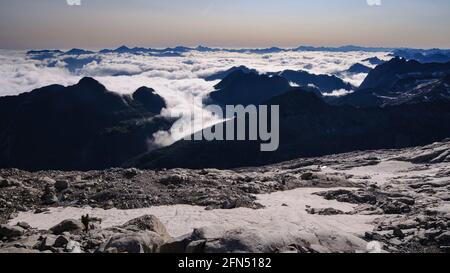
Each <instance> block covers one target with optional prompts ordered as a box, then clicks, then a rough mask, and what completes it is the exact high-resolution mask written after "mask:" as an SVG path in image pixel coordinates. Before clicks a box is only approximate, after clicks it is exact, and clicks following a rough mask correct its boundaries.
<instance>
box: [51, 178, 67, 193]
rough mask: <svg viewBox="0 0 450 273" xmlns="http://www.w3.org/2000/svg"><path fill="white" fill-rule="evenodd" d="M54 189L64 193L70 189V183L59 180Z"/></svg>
mask: <svg viewBox="0 0 450 273" xmlns="http://www.w3.org/2000/svg"><path fill="white" fill-rule="evenodd" d="M54 187H55V189H56V190H57V191H58V192H62V191H63V190H66V189H68V188H69V182H68V181H66V180H58V181H56V182H55V185H54Z"/></svg>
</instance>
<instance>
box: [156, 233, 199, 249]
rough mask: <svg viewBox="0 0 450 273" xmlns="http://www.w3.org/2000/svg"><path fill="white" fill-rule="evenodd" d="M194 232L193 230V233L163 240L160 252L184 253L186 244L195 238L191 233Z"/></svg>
mask: <svg viewBox="0 0 450 273" xmlns="http://www.w3.org/2000/svg"><path fill="white" fill-rule="evenodd" d="M194 234H195V231H194V233H193V234H187V235H184V236H180V237H177V238H173V239H171V240H169V241H167V242H165V243H164V244H163V245H162V246H161V247H160V252H161V253H171V254H174V253H186V249H187V246H188V245H189V244H190V243H191V242H193V241H195V238H194V237H193V235H194Z"/></svg>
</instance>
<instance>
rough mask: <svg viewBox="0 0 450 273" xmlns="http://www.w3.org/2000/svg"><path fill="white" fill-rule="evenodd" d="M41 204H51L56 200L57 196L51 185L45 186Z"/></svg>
mask: <svg viewBox="0 0 450 273" xmlns="http://www.w3.org/2000/svg"><path fill="white" fill-rule="evenodd" d="M41 201H42V204H43V205H53V204H55V203H57V202H58V197H57V196H56V193H55V192H54V190H53V188H52V187H51V186H47V187H46V188H45V190H44V193H43V194H42V196H41Z"/></svg>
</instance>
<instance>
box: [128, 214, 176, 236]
mask: <svg viewBox="0 0 450 273" xmlns="http://www.w3.org/2000/svg"><path fill="white" fill-rule="evenodd" d="M122 227H123V228H127V229H135V230H136V229H137V230H142V231H144V230H147V231H153V232H155V233H156V234H158V235H159V236H161V237H162V238H163V239H165V240H169V239H170V238H172V237H171V236H170V234H169V233H168V232H167V229H166V227H165V226H164V224H163V223H162V222H161V221H160V220H159V219H158V218H157V217H156V216H153V215H144V216H141V217H139V218H136V219H133V220H130V221H128V222H126V223H125V224H124V225H122Z"/></svg>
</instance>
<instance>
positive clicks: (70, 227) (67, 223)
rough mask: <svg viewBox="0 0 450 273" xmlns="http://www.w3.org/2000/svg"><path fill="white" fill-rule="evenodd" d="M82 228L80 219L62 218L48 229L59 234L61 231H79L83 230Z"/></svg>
mask: <svg viewBox="0 0 450 273" xmlns="http://www.w3.org/2000/svg"><path fill="white" fill-rule="evenodd" d="M83 229H84V225H83V224H82V223H81V221H79V220H74V219H69V220H64V221H62V222H61V223H59V224H57V225H56V226H54V227H52V228H51V229H50V231H51V232H53V234H57V235H60V234H62V233H63V232H70V233H80V232H82V231H83Z"/></svg>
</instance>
